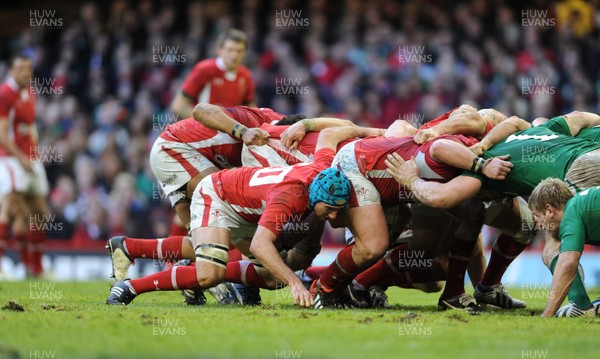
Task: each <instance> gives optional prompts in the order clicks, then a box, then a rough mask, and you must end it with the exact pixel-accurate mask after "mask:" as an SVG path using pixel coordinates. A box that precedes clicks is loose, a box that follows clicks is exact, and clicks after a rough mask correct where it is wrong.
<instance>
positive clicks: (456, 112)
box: [448, 103, 477, 118]
mask: <svg viewBox="0 0 600 359" xmlns="http://www.w3.org/2000/svg"><path fill="white" fill-rule="evenodd" d="M468 112H477V109H476V108H475V107H473V106H471V105H467V104H466V103H464V104H462V105H460V106H459V107H458V108H457V109H456V110H454V111H452V113H451V114H450V116H449V117H448V118H452V117H454V116H460V115H463V114H465V113H468Z"/></svg>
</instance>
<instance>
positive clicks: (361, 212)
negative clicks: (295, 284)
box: [312, 135, 510, 308]
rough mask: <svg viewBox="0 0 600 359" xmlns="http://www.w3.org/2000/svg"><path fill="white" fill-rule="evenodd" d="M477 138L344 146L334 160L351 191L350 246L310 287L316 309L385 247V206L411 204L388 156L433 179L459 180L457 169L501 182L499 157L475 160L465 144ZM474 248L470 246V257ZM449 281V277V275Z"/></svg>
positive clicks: (328, 303) (330, 303)
mask: <svg viewBox="0 0 600 359" xmlns="http://www.w3.org/2000/svg"><path fill="white" fill-rule="evenodd" d="M476 142H477V140H476V139H475V138H472V137H465V136H460V135H459V136H448V135H445V136H441V137H438V138H437V139H435V140H433V141H429V142H426V143H425V144H423V145H419V144H416V143H415V142H414V141H413V138H412V137H403V138H375V139H363V140H359V141H356V142H353V143H350V144H348V145H346V146H345V147H344V148H342V149H341V150H340V151H339V152H338V154H337V155H336V157H335V160H334V161H333V164H332V166H333V167H338V168H340V169H341V170H342V172H343V173H344V174H345V175H346V176H347V177H348V178H349V179H350V181H351V183H352V186H353V192H352V194H351V199H350V208H349V209H348V210H347V213H346V223H347V225H348V227H349V228H350V231H351V232H352V233H353V235H354V238H355V243H354V244H353V245H351V246H348V247H346V248H344V249H343V250H342V251H341V252H340V253H339V254H338V256H337V259H336V261H335V262H333V263H332V264H331V265H330V266H329V268H328V270H327V271H326V272H325V273H324V275H323V276H322V277H321V279H320V280H319V281H318V282H315V283H314V284H313V288H312V290H313V292H314V293H315V307H316V308H321V307H337V306H339V304H341V301H340V296H341V294H342V291H343V289H344V288H345V287H346V286H347V285H348V284H349V283H350V281H351V280H352V278H354V276H356V275H357V274H358V273H360V272H361V271H363V270H365V269H366V268H368V267H369V266H370V265H371V264H373V263H374V262H376V261H378V260H379V259H380V258H381V257H382V256H383V254H384V253H385V251H386V250H387V249H388V245H389V240H388V231H387V228H388V227H387V224H386V219H385V215H384V210H383V207H384V206H397V205H398V204H400V203H407V202H410V201H411V194H410V191H406V190H405V189H403V188H399V187H398V183H397V182H395V180H394V179H393V178H392V176H391V175H390V174H388V173H387V172H386V169H387V167H386V165H385V163H384V161H385V159H386V158H387V155H388V154H391V153H398V154H399V155H400V156H403V157H406V158H411V157H413V156H414V157H416V158H417V163H418V164H419V167H420V168H421V169H422V171H421V173H422V175H423V176H425V177H427V178H429V179H431V180H434V181H442V182H445V181H448V180H450V179H452V178H453V177H455V176H458V175H459V174H460V172H462V171H461V170H460V169H470V168H471V167H472V166H473V164H476V167H477V170H478V171H479V172H481V173H484V174H485V175H486V176H489V177H491V178H497V179H501V178H503V176H505V174H506V171H509V170H510V169H509V166H510V164H509V163H507V162H505V161H503V160H502V159H501V158H496V159H493V160H491V161H489V162H485V163H483V162H479V161H478V160H477V156H475V155H474V154H473V153H472V152H471V151H470V150H469V149H468V148H467V147H466V146H471V145H472V144H474V143H476ZM472 250H473V248H472V247H471V252H469V255H468V256H469V257H470V254H471V253H472ZM449 277H451V276H449Z"/></svg>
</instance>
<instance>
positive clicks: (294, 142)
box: [281, 122, 306, 150]
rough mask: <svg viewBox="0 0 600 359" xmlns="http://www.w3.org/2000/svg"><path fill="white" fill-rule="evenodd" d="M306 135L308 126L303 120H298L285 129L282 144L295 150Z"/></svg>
mask: <svg viewBox="0 0 600 359" xmlns="http://www.w3.org/2000/svg"><path fill="white" fill-rule="evenodd" d="M305 135H306V128H305V127H304V124H303V123H302V122H296V123H295V124H293V125H291V126H290V127H288V129H287V130H285V131H283V133H282V134H281V144H282V145H283V147H285V148H288V149H290V150H295V149H297V148H298V145H299V144H300V141H302V139H303V138H304V136H305Z"/></svg>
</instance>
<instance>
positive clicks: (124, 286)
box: [107, 177, 238, 304]
mask: <svg viewBox="0 0 600 359" xmlns="http://www.w3.org/2000/svg"><path fill="white" fill-rule="evenodd" d="M191 209H192V211H193V212H194V213H198V216H197V217H195V218H194V219H193V220H192V222H191V228H192V243H191V244H192V246H193V248H194V255H195V258H196V262H195V266H174V267H172V268H170V269H167V270H165V271H162V272H159V273H155V274H151V275H149V276H146V277H143V278H139V279H133V280H127V279H125V280H120V281H117V282H116V283H115V284H114V285H113V287H112V289H111V294H110V296H109V297H108V299H107V303H108V304H128V303H129V302H131V300H133V298H135V296H137V295H139V294H141V293H145V292H149V291H155V290H179V289H182V290H184V289H191V290H194V289H206V288H210V287H213V286H214V285H217V284H219V283H220V282H221V281H222V280H223V279H224V277H225V269H226V266H227V262H228V260H229V258H228V251H229V244H230V229H229V228H236V227H238V223H237V222H235V220H230V219H228V218H221V219H220V220H219V219H217V218H215V214H216V212H217V209H218V210H219V213H223V214H224V215H225V217H227V216H228V215H231V214H232V213H235V212H233V211H232V210H231V208H229V207H227V204H226V203H224V202H223V201H222V200H221V199H220V198H219V197H218V196H217V195H216V193H215V191H214V186H213V183H212V178H210V177H207V178H205V179H204V180H203V181H202V182H201V184H200V185H198V187H197V188H196V190H195V191H194V196H193V198H192V205H191Z"/></svg>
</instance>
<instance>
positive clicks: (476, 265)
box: [467, 233, 486, 288]
mask: <svg viewBox="0 0 600 359" xmlns="http://www.w3.org/2000/svg"><path fill="white" fill-rule="evenodd" d="M485 264H486V258H485V251H484V250H483V240H482V237H481V233H479V235H478V236H477V242H476V243H475V249H474V250H473V255H471V261H470V262H469V267H468V268H467V273H469V279H470V280H471V284H472V285H473V288H475V287H477V284H479V282H481V279H482V278H483V273H485Z"/></svg>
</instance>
